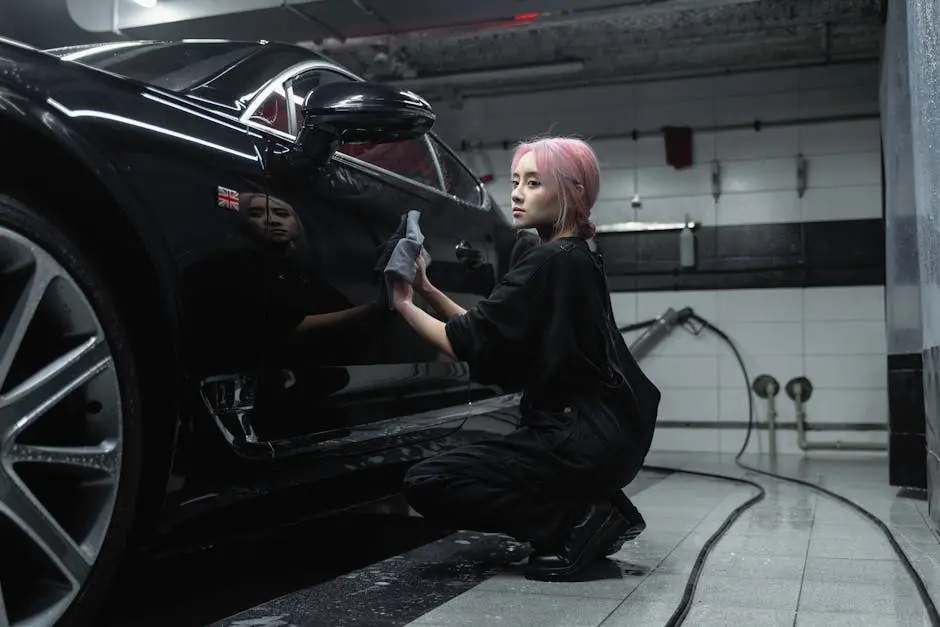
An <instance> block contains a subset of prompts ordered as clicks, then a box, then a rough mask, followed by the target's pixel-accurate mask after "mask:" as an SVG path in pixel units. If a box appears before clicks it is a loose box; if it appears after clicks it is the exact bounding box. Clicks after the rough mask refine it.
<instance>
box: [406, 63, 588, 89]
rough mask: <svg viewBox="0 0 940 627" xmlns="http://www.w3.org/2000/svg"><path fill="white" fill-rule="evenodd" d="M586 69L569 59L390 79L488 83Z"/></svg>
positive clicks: (413, 83)
mask: <svg viewBox="0 0 940 627" xmlns="http://www.w3.org/2000/svg"><path fill="white" fill-rule="evenodd" d="M582 70H584V61H569V62H565V63H553V64H551V65H532V66H527V67H513V68H504V69H499V70H486V71H481V72H464V73H461V74H442V75H440V76H424V77H418V78H411V79H408V78H404V79H401V80H397V81H389V82H390V83H391V84H392V85H396V86H406V85H407V86H408V87H430V86H434V85H472V84H474V83H488V82H490V81H498V80H503V81H506V80H513V79H531V78H542V77H547V76H564V75H565V74H577V73H578V72H581V71H582Z"/></svg>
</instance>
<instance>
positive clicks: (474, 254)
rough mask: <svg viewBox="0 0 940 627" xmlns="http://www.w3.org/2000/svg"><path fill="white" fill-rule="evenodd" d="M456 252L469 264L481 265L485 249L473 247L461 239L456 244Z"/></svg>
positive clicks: (458, 256) (460, 258) (458, 257)
mask: <svg viewBox="0 0 940 627" xmlns="http://www.w3.org/2000/svg"><path fill="white" fill-rule="evenodd" d="M454 254H455V255H457V259H458V260H460V261H462V262H464V263H465V264H467V265H479V264H481V263H483V251H482V250H478V249H476V248H474V247H473V245H472V244H470V243H469V242H467V241H466V240H461V241H459V242H458V243H457V245H456V246H454Z"/></svg>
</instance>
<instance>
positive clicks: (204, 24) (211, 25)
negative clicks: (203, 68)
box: [124, 9, 329, 41]
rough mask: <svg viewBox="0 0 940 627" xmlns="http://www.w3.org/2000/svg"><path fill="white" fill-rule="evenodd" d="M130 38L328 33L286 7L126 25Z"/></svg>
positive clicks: (297, 37)
mask: <svg viewBox="0 0 940 627" xmlns="http://www.w3.org/2000/svg"><path fill="white" fill-rule="evenodd" d="M124 34H125V35H126V36H127V37H130V38H132V39H196V38H199V39H214V38H217V39H247V40H259V39H266V40H268V41H303V40H318V39H321V38H323V37H327V36H329V34H328V33H327V31H325V30H324V29H323V28H322V27H321V26H320V25H318V24H317V23H316V22H314V21H312V20H308V19H305V18H303V17H302V16H299V15H298V14H296V13H294V12H291V11H288V10H285V9H263V10H261V11H248V12H245V13H232V14H229V15H223V16H220V17H209V18H203V19H199V20H188V21H185V22H172V23H169V24H158V25H156V26H144V27H141V28H129V29H127V30H125V31H124Z"/></svg>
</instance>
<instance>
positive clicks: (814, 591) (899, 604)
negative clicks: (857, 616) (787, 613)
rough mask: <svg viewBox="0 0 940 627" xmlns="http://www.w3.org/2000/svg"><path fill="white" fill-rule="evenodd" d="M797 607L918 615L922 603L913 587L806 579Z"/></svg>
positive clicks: (811, 609) (863, 612)
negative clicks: (906, 588)
mask: <svg viewBox="0 0 940 627" xmlns="http://www.w3.org/2000/svg"><path fill="white" fill-rule="evenodd" d="M799 610H800V611H803V610H807V611H818V612H858V613H862V614H887V615H891V616H895V615H896V616H919V615H920V614H921V613H922V612H923V605H922V604H921V601H920V599H919V598H918V597H917V596H916V592H915V591H914V590H913V588H911V589H908V590H905V589H904V588H903V587H901V588H895V587H888V586H885V585H883V584H870V583H865V584H860V583H838V582H832V581H808V582H805V583H804V585H803V590H802V592H801V593H800V606H799Z"/></svg>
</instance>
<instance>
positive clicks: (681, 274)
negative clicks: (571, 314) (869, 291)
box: [597, 218, 885, 291]
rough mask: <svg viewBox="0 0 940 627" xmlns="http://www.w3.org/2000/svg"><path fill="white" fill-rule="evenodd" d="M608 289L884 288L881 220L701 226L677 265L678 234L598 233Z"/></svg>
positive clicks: (882, 227)
mask: <svg viewBox="0 0 940 627" xmlns="http://www.w3.org/2000/svg"><path fill="white" fill-rule="evenodd" d="M597 242H598V248H599V250H600V251H601V252H602V253H603V254H604V257H605V261H606V265H607V272H608V275H609V280H610V287H611V290H613V291H661V290H725V289H757V288H770V287H835V286H863V285H884V284H885V229H884V220H883V219H880V218H879V219H870V220H839V221H832V222H795V223H784V224H748V225H731V226H706V227H701V228H699V229H697V230H696V255H697V259H696V261H697V263H696V267H695V268H693V269H682V268H680V267H679V234H678V232H641V233H601V234H599V235H598V238H597Z"/></svg>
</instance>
